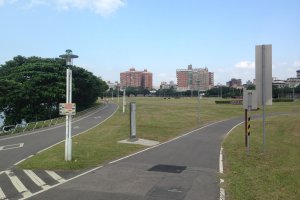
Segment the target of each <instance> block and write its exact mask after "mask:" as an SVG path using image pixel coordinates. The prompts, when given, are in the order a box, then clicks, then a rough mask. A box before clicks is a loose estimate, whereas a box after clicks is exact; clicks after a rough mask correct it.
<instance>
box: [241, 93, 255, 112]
mask: <svg viewBox="0 0 300 200" xmlns="http://www.w3.org/2000/svg"><path fill="white" fill-rule="evenodd" d="M243 108H244V109H245V110H246V109H248V108H251V109H254V110H256V109H257V94H256V90H246V89H244V92H243Z"/></svg>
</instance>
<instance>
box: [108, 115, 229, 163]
mask: <svg viewBox="0 0 300 200" xmlns="http://www.w3.org/2000/svg"><path fill="white" fill-rule="evenodd" d="M224 121H226V120H222V121H218V122H214V123H211V124H208V125H206V126H203V127H201V128H198V129H195V130H193V131H190V132H188V133H185V134H183V135H181V136H178V137H176V138H173V139H172V140H169V141H166V142H163V143H160V144H157V145H155V146H152V147H149V148H146V149H144V150H141V151H139V152H136V153H133V154H130V155H128V156H125V157H123V158H120V159H117V160H114V161H111V162H109V164H113V163H116V162H119V161H121V160H124V159H126V158H129V157H132V156H134V155H137V154H140V153H143V152H145V151H148V150H150V149H153V148H156V147H159V146H161V145H164V144H167V143H170V142H173V141H175V140H178V139H180V138H182V137H185V136H187V135H189V134H192V133H194V132H196V131H199V130H201V129H204V128H207V127H209V126H212V125H215V124H217V123H221V122H224Z"/></svg>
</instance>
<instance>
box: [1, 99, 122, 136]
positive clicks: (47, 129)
mask: <svg viewBox="0 0 300 200" xmlns="http://www.w3.org/2000/svg"><path fill="white" fill-rule="evenodd" d="M105 108H107V104H106V105H105V106H103V107H102V108H99V109H97V110H96V111H95V112H92V113H91V114H89V115H87V116H85V117H83V118H79V119H76V120H74V121H73V120H72V124H73V123H75V122H78V121H81V120H83V119H86V118H88V117H90V116H92V115H93V114H95V113H97V112H99V111H101V110H104V109H105ZM118 108H119V106H118ZM117 110H118V109H117ZM83 116H84V115H83ZM63 126H65V124H62V125H59V126H55V127H51V128H46V129H42V130H36V131H33V132H30V133H26V134H22V135H16V136H11V137H7V138H1V139H0V141H4V140H10V139H14V138H19V137H25V136H28V135H34V134H38V133H42V132H45V131H49V130H53V129H56V128H60V127H63Z"/></svg>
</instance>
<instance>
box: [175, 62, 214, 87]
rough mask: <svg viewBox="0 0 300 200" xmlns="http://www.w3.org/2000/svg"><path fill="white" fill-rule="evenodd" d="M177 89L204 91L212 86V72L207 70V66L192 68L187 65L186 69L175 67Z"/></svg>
mask: <svg viewBox="0 0 300 200" xmlns="http://www.w3.org/2000/svg"><path fill="white" fill-rule="evenodd" d="M176 76H177V90H178V91H186V90H200V91H206V90H208V89H210V88H211V87H213V86H214V73H213V72H209V71H208V69H207V67H205V68H194V69H193V66H192V65H188V68H187V69H177V70H176Z"/></svg>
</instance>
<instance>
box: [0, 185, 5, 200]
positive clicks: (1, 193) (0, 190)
mask: <svg viewBox="0 0 300 200" xmlns="http://www.w3.org/2000/svg"><path fill="white" fill-rule="evenodd" d="M0 199H1V200H2V199H3V200H4V199H6V196H5V194H4V192H3V190H2V189H1V187H0Z"/></svg>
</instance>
